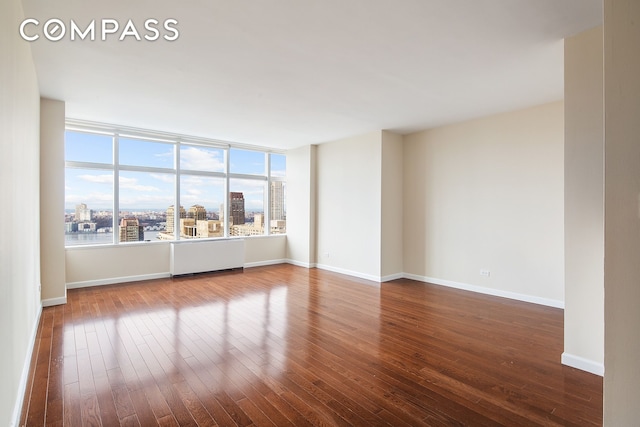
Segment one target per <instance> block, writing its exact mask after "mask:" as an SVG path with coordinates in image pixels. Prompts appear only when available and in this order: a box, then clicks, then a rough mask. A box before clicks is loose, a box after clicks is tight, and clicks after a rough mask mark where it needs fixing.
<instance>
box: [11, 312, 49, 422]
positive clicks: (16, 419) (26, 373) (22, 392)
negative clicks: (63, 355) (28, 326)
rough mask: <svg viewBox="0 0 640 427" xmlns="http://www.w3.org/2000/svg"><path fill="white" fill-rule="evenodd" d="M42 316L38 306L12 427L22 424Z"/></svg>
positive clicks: (23, 367) (14, 409)
mask: <svg viewBox="0 0 640 427" xmlns="http://www.w3.org/2000/svg"><path fill="white" fill-rule="evenodd" d="M41 314H42V304H41V305H39V306H38V313H37V315H36V320H35V322H34V324H33V329H32V330H31V337H29V348H28V350H27V355H26V357H25V359H24V364H23V366H22V375H21V376H20V384H18V393H17V395H16V402H15V404H14V405H13V416H12V417H11V425H10V426H11V427H17V426H18V425H19V424H20V415H21V414H22V402H23V401H24V397H25V394H26V392H27V380H28V379H29V368H31V358H32V357H33V350H34V347H35V346H36V336H37V335H38V326H40V315H41Z"/></svg>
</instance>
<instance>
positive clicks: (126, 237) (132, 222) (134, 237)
mask: <svg viewBox="0 0 640 427" xmlns="http://www.w3.org/2000/svg"><path fill="white" fill-rule="evenodd" d="M143 240H144V227H143V226H141V225H140V223H139V222H138V218H135V217H128V218H122V219H121V220H120V241H121V242H141V241H143Z"/></svg>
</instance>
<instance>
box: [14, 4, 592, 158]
mask: <svg viewBox="0 0 640 427" xmlns="http://www.w3.org/2000/svg"><path fill="white" fill-rule="evenodd" d="M601 3H602V2H601V0H189V1H185V2H182V1H176V0H109V1H101V0H23V7H24V11H25V15H26V16H27V17H33V18H37V19H39V20H40V22H41V25H42V24H43V23H44V22H45V21H46V20H48V19H50V18H59V19H61V20H62V21H64V22H65V23H67V26H69V20H71V19H73V20H74V21H75V22H76V23H77V24H78V25H79V26H80V27H81V28H84V27H86V25H87V24H88V23H89V22H90V21H91V20H92V19H95V20H96V21H97V23H98V26H99V23H100V21H101V20H102V19H104V18H114V19H117V20H118V21H119V22H120V23H121V25H124V24H126V22H127V20H128V19H132V20H133V21H134V23H135V24H137V28H138V30H139V31H140V32H141V33H142V34H146V32H145V31H144V27H143V23H144V21H145V19H147V18H156V19H159V20H160V21H163V20H164V19H167V18H175V19H176V20H178V25H177V28H178V30H179V32H180V37H179V39H178V40H177V41H174V42H168V41H165V40H158V41H155V42H149V41H136V40H135V39H133V38H132V37H129V38H128V39H127V40H125V41H118V40H117V37H118V36H117V35H115V36H110V38H109V39H108V40H107V41H106V42H103V41H99V40H96V41H89V40H82V41H80V40H76V41H70V40H69V38H68V37H65V38H64V39H63V40H62V41H59V42H51V41H48V40H46V39H45V38H44V37H41V38H40V39H39V40H38V41H36V42H33V43H32V44H31V47H32V51H33V57H34V61H35V64H36V69H37V73H38V80H39V84H40V91H41V94H42V96H45V97H50V98H54V99H61V100H64V101H66V108H67V116H68V117H70V118H75V119H83V120H91V121H99V122H104V123H112V124H119V125H126V126H134V127H138V128H146V129H153V130H160V131H167V132H176V133H184V134H187V135H193V136H202V137H208V138H214V139H220V140H227V141H235V142H240V143H245V144H253V145H261V146H268V147H273V148H283V149H286V148H293V147H298V146H301V145H305V144H313V143H321V142H326V141H330V140H335V139H339V138H342V137H345V136H351V135H356V134H361V133H365V132H369V131H373V130H379V129H389V130H394V131H397V132H400V133H407V132H411V131H416V130H421V129H426V128H429V127H434V126H438V125H442V124H447V123H453V122H457V121H462V120H467V119H470V118H474V117H480V116H484V115H488V114H492V113H497V112H502V111H508V110H512V109H518V108H524V107H528V106H532V105H537V104H541V103H545V102H550V101H554V100H559V99H562V97H563V42H562V39H563V38H564V37H566V36H569V35H573V34H575V33H577V32H580V31H582V30H585V29H587V28H591V27H594V26H596V25H598V24H599V23H601V22H602V4H601ZM30 31H31V32H32V33H33V32H34V31H35V30H34V29H33V27H31V28H30ZM98 39H99V32H98Z"/></svg>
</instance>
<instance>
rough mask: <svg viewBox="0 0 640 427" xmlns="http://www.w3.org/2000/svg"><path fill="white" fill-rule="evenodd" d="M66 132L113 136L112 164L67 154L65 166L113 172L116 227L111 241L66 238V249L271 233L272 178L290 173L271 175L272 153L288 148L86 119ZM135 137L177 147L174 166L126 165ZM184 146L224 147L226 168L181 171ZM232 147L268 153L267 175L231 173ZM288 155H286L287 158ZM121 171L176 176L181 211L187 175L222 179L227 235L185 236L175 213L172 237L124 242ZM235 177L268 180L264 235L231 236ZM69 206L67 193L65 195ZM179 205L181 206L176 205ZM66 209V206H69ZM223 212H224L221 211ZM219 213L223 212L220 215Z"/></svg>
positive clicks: (176, 197)
mask: <svg viewBox="0 0 640 427" xmlns="http://www.w3.org/2000/svg"><path fill="white" fill-rule="evenodd" d="M66 132H79V133H86V134H98V135H104V136H110V137H111V138H112V150H113V153H112V163H94V162H83V161H75V160H67V159H66V156H65V162H64V168H65V171H66V170H68V169H91V170H103V171H109V172H112V173H113V187H112V194H113V201H112V228H113V236H112V241H111V243H96V244H87V245H67V244H66V241H65V249H69V248H74V249H75V248H86V247H96V246H97V247H105V246H122V245H123V244H126V245H127V246H128V245H136V244H155V243H167V242H179V241H182V242H188V241H191V240H193V241H203V240H219V239H235V238H251V237H261V236H270V235H272V233H271V227H270V214H271V194H270V193H271V192H270V186H271V182H272V181H283V182H286V176H284V177H281V176H278V177H271V162H270V160H271V155H272V154H277V155H285V156H286V154H285V152H284V150H276V149H271V148H265V147H258V146H249V145H243V144H236V143H230V142H227V141H220V140H214V139H206V138H198V137H190V136H186V135H180V134H171V133H164V132H154V131H149V130H144V129H137V128H129V127H122V126H112V125H105V124H101V123H93V122H84V121H79V120H71V119H68V120H67V121H66V123H65V133H66ZM122 138H126V139H135V140H140V141H143V142H153V143H161V144H167V145H169V146H172V147H173V167H172V168H168V167H155V166H135V165H128V164H126V165H123V164H120V157H119V156H120V150H119V148H120V147H119V142H120V139H122ZM183 147H204V148H215V149H220V150H222V154H223V161H224V170H223V171H222V172H219V171H207V170H192V169H185V170H184V172H183V171H182V170H181V165H180V152H181V148H183ZM232 149H239V150H247V151H253V152H258V153H262V154H263V155H264V162H265V171H264V174H263V175H254V174H243V173H231V172H230V161H229V160H230V151H231V150H232ZM285 158H286V157H285ZM120 172H142V173H162V174H169V175H173V178H174V192H173V206H174V208H175V209H177V210H178V212H179V206H180V195H181V192H180V190H181V188H180V186H181V178H182V177H185V176H201V177H212V178H221V179H223V182H224V201H223V204H224V234H223V236H222V237H203V238H197V239H187V238H181V236H180V232H179V231H178V230H180V215H179V214H178V215H174V230H175V231H174V238H173V239H172V240H164V241H163V240H158V241H140V242H125V243H122V242H120V241H119V240H120V238H119V237H120V236H119V233H118V227H119V223H120V221H119V219H120V218H119V217H120V210H121V209H120ZM231 179H243V180H251V181H257V182H263V183H264V197H263V199H264V202H263V218H264V230H263V234H261V235H258V236H237V237H236V236H231V235H230V226H229V207H230V191H229V190H230V186H229V182H230V180H231ZM65 205H66V194H65ZM176 207H177V208H176ZM65 211H66V207H65ZM220 213H221V212H220ZM220 213H219V214H220ZM285 234H286V230H285V232H284V233H274V234H273V235H278V236H283V235H285Z"/></svg>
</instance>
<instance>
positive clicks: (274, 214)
mask: <svg viewBox="0 0 640 427" xmlns="http://www.w3.org/2000/svg"><path fill="white" fill-rule="evenodd" d="M270 191H271V210H270V212H269V213H270V219H271V221H278V220H283V219H286V213H285V203H284V185H283V183H282V181H272V182H271V188H270Z"/></svg>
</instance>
